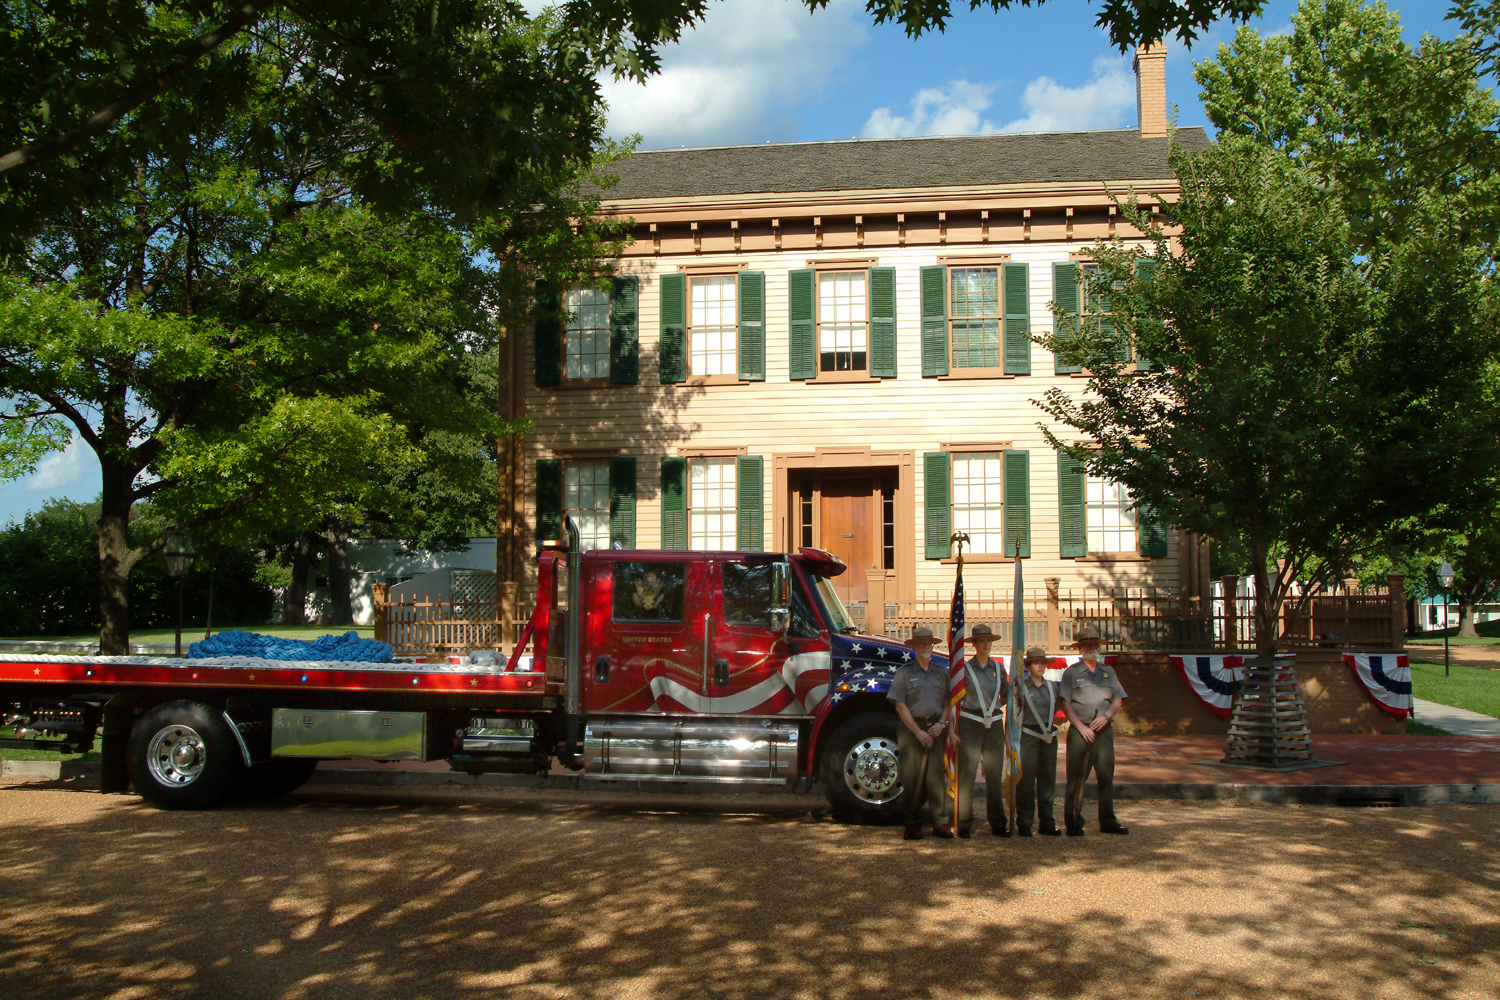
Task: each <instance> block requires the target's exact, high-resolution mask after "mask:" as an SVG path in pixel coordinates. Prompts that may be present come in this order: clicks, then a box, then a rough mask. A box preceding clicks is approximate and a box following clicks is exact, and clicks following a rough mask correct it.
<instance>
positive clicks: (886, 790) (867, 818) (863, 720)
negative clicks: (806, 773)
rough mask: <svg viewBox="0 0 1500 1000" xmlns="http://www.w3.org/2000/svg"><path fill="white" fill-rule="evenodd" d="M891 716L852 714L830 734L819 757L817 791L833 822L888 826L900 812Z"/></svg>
mask: <svg viewBox="0 0 1500 1000" xmlns="http://www.w3.org/2000/svg"><path fill="white" fill-rule="evenodd" d="M898 725H900V723H899V722H898V721H897V719H896V717H895V716H894V715H892V714H890V713H888V712H868V713H866V714H864V715H856V716H855V717H854V718H852V719H850V720H849V721H848V722H845V723H844V724H843V725H841V726H839V727H838V729H836V730H834V732H833V735H832V736H831V737H830V738H829V740H828V750H827V752H826V753H824V755H823V787H824V789H826V790H827V793H828V803H829V805H831V806H832V807H833V815H834V817H835V818H836V819H838V820H840V821H842V822H845V823H894V822H896V821H898V820H899V819H900V818H901V817H902V816H903V815H904V813H905V809H906V798H905V796H904V795H902V794H901V791H902V789H901V773H900V769H899V766H898V764H899V761H898V755H897V750H896V727H897V726H898Z"/></svg>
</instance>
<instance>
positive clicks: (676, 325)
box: [659, 274, 687, 383]
mask: <svg viewBox="0 0 1500 1000" xmlns="http://www.w3.org/2000/svg"><path fill="white" fill-rule="evenodd" d="M659 280H660V281H661V288H660V295H661V347H660V351H661V363H660V372H661V381H662V382H663V383H670V382H682V381H685V380H686V379H687V280H686V279H685V278H684V277H683V276H682V275H680V274H664V275H662V276H661V278H660V279H659Z"/></svg>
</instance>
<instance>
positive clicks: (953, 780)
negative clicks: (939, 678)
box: [943, 535, 968, 822]
mask: <svg viewBox="0 0 1500 1000" xmlns="http://www.w3.org/2000/svg"><path fill="white" fill-rule="evenodd" d="M954 541H957V542H958V577H957V579H955V580H954V581H953V606H952V608H950V609H949V611H948V708H949V710H950V711H949V715H950V716H951V717H952V719H953V725H954V726H957V725H958V711H957V709H958V706H959V704H960V703H962V702H963V700H964V691H965V689H966V688H967V686H968V683H967V681H965V679H964V662H965V661H964V545H963V543H964V542H966V541H968V537H967V536H962V535H960V536H955V538H954ZM943 762H944V763H945V764H946V765H947V767H948V797H949V798H951V799H952V800H953V808H954V809H955V810H957V809H958V748H957V747H955V746H954V745H953V741H952V740H951V739H950V740H948V741H947V743H946V744H945V745H944V749H943ZM954 822H957V815H956V813H955V816H954Z"/></svg>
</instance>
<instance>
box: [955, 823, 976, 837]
mask: <svg viewBox="0 0 1500 1000" xmlns="http://www.w3.org/2000/svg"><path fill="white" fill-rule="evenodd" d="M972 836H974V831H973V830H970V829H969V828H968V827H963V826H961V827H959V828H958V839H959V840H968V839H969V838H970V837H972Z"/></svg>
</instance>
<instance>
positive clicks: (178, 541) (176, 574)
mask: <svg viewBox="0 0 1500 1000" xmlns="http://www.w3.org/2000/svg"><path fill="white" fill-rule="evenodd" d="M197 555H198V553H196V552H194V551H193V536H192V535H189V534H187V533H186V532H182V531H174V532H172V533H171V534H170V535H168V536H167V544H166V546H165V547H164V548H163V549H162V552H161V557H162V560H163V561H164V562H165V563H166V564H167V576H170V577H171V578H172V579H173V580H175V581H177V655H178V656H181V655H182V578H183V577H185V576H187V574H188V570H190V569H192V568H193V559H194V557H196V556H197Z"/></svg>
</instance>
